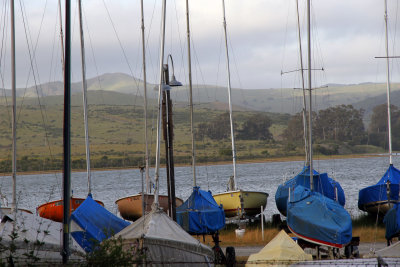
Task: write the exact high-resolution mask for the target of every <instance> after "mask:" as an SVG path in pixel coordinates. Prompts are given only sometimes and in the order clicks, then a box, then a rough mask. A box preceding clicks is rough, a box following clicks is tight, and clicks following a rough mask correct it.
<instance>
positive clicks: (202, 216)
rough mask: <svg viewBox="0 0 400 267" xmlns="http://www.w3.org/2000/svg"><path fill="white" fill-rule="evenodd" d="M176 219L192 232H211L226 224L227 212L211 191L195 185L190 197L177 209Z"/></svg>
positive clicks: (187, 230) (186, 229)
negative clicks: (219, 204)
mask: <svg viewBox="0 0 400 267" xmlns="http://www.w3.org/2000/svg"><path fill="white" fill-rule="evenodd" d="M176 221H177V223H178V224H179V225H180V226H181V227H182V228H183V229H184V230H185V231H186V232H188V233H190V234H210V233H214V232H216V231H218V230H219V229H221V228H223V227H224V226H225V212H224V209H223V208H222V205H221V206H218V204H217V202H215V200H214V198H213V196H212V194H211V192H210V191H204V190H200V187H193V192H192V194H191V195H190V197H189V198H188V199H187V200H186V201H185V202H184V203H183V204H182V205H181V206H179V207H178V208H177V209H176Z"/></svg>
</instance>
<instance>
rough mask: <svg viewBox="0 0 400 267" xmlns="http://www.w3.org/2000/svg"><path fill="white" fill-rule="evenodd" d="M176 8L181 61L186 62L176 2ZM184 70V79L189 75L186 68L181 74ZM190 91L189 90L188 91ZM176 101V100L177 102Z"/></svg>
mask: <svg viewBox="0 0 400 267" xmlns="http://www.w3.org/2000/svg"><path fill="white" fill-rule="evenodd" d="M174 7H175V18H176V26H177V28H178V39H179V48H180V51H181V61H182V62H185V58H184V57H185V56H184V55H185V51H186V49H185V48H182V47H184V45H182V43H183V42H182V39H181V29H180V27H179V20H178V9H177V7H176V1H174ZM171 36H172V34H171ZM183 65H185V63H183ZM182 69H183V76H184V77H187V76H188V75H187V74H186V68H185V67H183V68H180V72H182ZM187 91H188V90H187ZM175 101H176V100H175Z"/></svg>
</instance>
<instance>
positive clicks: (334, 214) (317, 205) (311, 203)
mask: <svg viewBox="0 0 400 267" xmlns="http://www.w3.org/2000/svg"><path fill="white" fill-rule="evenodd" d="M287 213H288V214H287V225H288V227H289V229H290V231H291V232H292V233H294V234H295V235H296V236H298V237H299V238H301V239H304V240H306V241H309V242H311V243H314V244H318V245H324V246H330V247H335V248H342V247H343V246H345V245H347V244H348V243H350V241H351V238H352V222H351V217H350V214H349V213H348V212H347V211H346V210H345V209H344V208H343V207H342V206H341V205H340V204H339V203H338V202H337V201H334V200H332V199H330V198H328V197H325V196H324V195H322V194H320V193H318V192H315V191H311V190H310V189H309V188H306V187H304V186H301V185H299V186H297V187H296V188H295V189H294V191H293V192H291V194H290V199H289V201H288V207H287Z"/></svg>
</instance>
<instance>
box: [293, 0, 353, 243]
mask: <svg viewBox="0 0 400 267" xmlns="http://www.w3.org/2000/svg"><path fill="white" fill-rule="evenodd" d="M310 8H311V7H310V0H308V1H307V22H308V23H307V24H308V25H307V26H308V90H309V107H310V108H309V118H308V135H309V136H308V137H309V142H308V146H309V159H310V161H309V163H310V167H309V169H308V171H309V185H310V187H309V188H307V187H304V186H302V185H297V186H296V187H294V189H292V190H289V197H288V202H287V226H288V228H289V230H290V231H291V232H292V233H293V234H295V235H296V236H297V237H299V238H301V239H304V240H306V241H308V242H310V243H314V244H317V245H324V246H328V247H334V248H341V247H343V246H345V245H347V244H348V243H349V242H350V241H351V238H352V222H351V217H350V214H349V213H348V212H347V211H346V210H345V209H344V208H343V206H342V205H340V204H339V203H338V201H335V200H333V199H331V198H329V197H327V196H324V195H322V194H321V193H319V192H318V191H316V189H315V188H318V182H319V183H320V184H322V182H320V177H322V175H321V174H315V173H314V170H313V153H312V152H313V151H312V120H311V116H312V87H311V71H312V70H311V32H310ZM311 177H312V178H311ZM326 177H327V176H326ZM315 178H317V179H315ZM315 180H317V183H316V184H315V183H314V181H315Z"/></svg>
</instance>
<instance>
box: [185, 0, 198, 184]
mask: <svg viewBox="0 0 400 267" xmlns="http://www.w3.org/2000/svg"><path fill="white" fill-rule="evenodd" d="M186 34H187V44H188V69H189V106H190V135H191V137H192V172H193V187H195V186H196V152H195V146H194V129H193V87H192V58H191V53H190V26H189V0H186Z"/></svg>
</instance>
